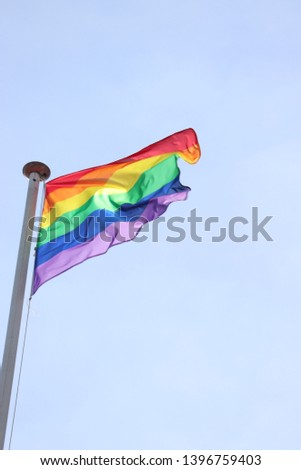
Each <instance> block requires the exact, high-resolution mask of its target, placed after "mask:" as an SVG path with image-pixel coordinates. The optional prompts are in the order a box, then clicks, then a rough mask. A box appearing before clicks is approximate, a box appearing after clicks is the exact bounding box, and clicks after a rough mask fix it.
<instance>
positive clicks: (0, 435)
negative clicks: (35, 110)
mask: <svg viewBox="0 0 301 470" xmlns="http://www.w3.org/2000/svg"><path fill="white" fill-rule="evenodd" d="M23 174H24V175H25V176H27V178H28V179H29V183H28V191H27V198H26V204H25V211H24V219H23V226H22V232H21V238H20V245H19V252H18V259H17V266H16V272H15V280H14V286H13V292H12V299H11V305H10V312H9V319H8V327H7V332H6V340H5V346H4V353H3V360H2V368H1V375H0V449H4V445H5V435H6V431H7V421H8V413H9V405H10V400H11V393H12V387H13V379H14V371H15V364H16V356H17V349H18V340H19V333H20V326H21V320H22V310H23V303H24V294H25V287H26V278H27V271H28V263H29V256H30V247H31V245H30V241H29V240H28V237H29V236H30V234H31V231H30V228H29V221H30V219H31V218H32V217H34V216H35V211H36V203H37V197H38V191H39V183H40V181H43V180H47V179H48V178H49V176H50V169H49V168H48V166H47V165H45V164H44V163H40V162H30V163H27V164H26V165H25V166H24V168H23Z"/></svg>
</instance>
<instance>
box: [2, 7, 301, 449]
mask: <svg viewBox="0 0 301 470" xmlns="http://www.w3.org/2000/svg"><path fill="white" fill-rule="evenodd" d="M300 10H301V7H300V2H298V1H293V0H286V1H273V2H272V1H267V0H252V1H248V0H246V1H244V2H241V1H238V0H233V1H231V2H223V1H221V0H219V1H217V0H214V1H209V0H206V1H202V0H198V1H197V0H187V1H186V2H182V1H178V0H173V1H171V0H163V1H158V0H153V1H152V2H145V1H138V0H126V1H115V0H113V1H107V0H103V1H101V0H98V1H96V0H94V1H93V0H88V1H78V0H73V1H67V0H63V1H58V0H54V1H51V2H40V1H33V0H28V1H27V2H21V1H15V0H9V1H8V0H3V1H2V2H1V7H0V37H1V41H0V54H1V58H2V59H1V66H0V67H1V87H0V90H1V91H0V92H1V97H0V98H1V111H0V113H1V114H0V119H1V130H0V132H1V139H0V146H1V155H2V158H1V161H2V184H1V187H0V190H1V203H2V221H3V223H2V230H1V232H0V237H1V246H2V247H3V249H2V262H1V266H0V269H1V279H2V283H1V285H0V289H1V299H2V315H1V324H0V328H1V330H0V331H1V335H0V346H3V343H4V337H5V328H6V322H7V317H8V310H9V304H10V295H11V289H12V284H13V276H14V270H15V263H16V255H17V249H18V242H19V235H20V232H19V229H20V227H21V221H22V216H23V208H24V201H25V196H26V190H27V181H26V179H24V177H23V175H22V167H23V165H24V164H25V163H26V162H28V161H31V160H41V161H43V162H45V163H46V164H48V165H49V166H50V168H51V170H52V176H53V177H56V176H59V175H62V174H65V173H70V172H72V171H77V170H80V169H83V168H86V167H90V166H95V165H100V164H103V163H107V162H109V161H112V160H115V159H118V158H121V157H123V156H126V155H129V154H131V153H133V152H135V151H137V150H139V149H140V148H142V147H144V146H146V145H148V144H150V143H152V142H154V141H156V140H159V139H161V138H163V137H165V136H167V135H169V134H172V133H173V132H176V131H179V130H181V129H184V128H186V127H193V128H194V129H195V130H196V132H197V133H198V137H199V141H200V144H201V148H202V153H203V156H202V159H201V160H200V162H199V163H198V164H197V165H196V166H190V165H187V164H185V163H184V162H180V165H181V181H182V183H183V184H186V185H188V186H190V187H191V188H192V191H191V193H190V195H189V198H188V200H187V201H186V202H183V203H177V204H174V205H172V206H170V208H169V211H168V215H169V216H181V217H185V218H186V219H187V217H188V216H189V214H190V211H191V210H193V209H196V211H197V215H198V216H200V217H203V219H205V218H208V217H214V216H216V217H219V218H220V221H221V222H220V225H221V226H225V227H226V226H227V224H228V222H229V220H230V219H231V218H232V217H235V216H242V217H246V218H247V219H248V220H250V218H251V208H252V207H258V210H259V218H260V219H261V218H264V217H265V216H268V215H271V216H273V218H272V220H271V221H270V222H269V223H268V225H267V226H266V228H267V230H268V232H269V233H270V235H271V236H272V238H273V240H274V241H273V242H267V241H266V240H265V239H264V238H263V237H262V236H259V240H258V242H254V241H252V240H251V239H250V237H249V239H248V240H247V241H246V242H244V243H234V242H233V241H231V240H230V239H229V237H227V239H226V240H225V241H224V242H221V243H212V241H211V240H210V236H208V235H210V234H208V233H206V232H204V229H203V225H202V224H200V226H199V233H200V235H203V242H195V241H193V240H192V239H191V238H190V237H189V236H187V237H186V239H185V240H184V241H183V242H181V243H168V242H166V235H167V232H168V230H167V228H166V227H165V226H164V225H161V226H160V228H159V241H158V242H157V243H156V242H152V240H151V239H148V240H147V241H146V242H144V243H127V244H123V245H121V246H119V247H116V248H114V249H112V250H110V251H109V252H108V253H107V254H106V255H105V256H102V257H98V258H94V259H92V260H89V261H87V262H86V263H84V264H82V265H81V266H78V267H76V268H74V269H72V270H70V271H69V272H67V273H65V274H63V275H61V276H59V277H58V278H56V279H54V280H52V281H50V282H49V283H47V284H45V285H44V286H42V287H41V288H40V290H39V291H38V292H37V294H36V295H35V296H34V298H33V301H32V308H31V314H30V320H29V330H28V336H27V343H26V352H25V358H24V366H23V372H22V381H21V386H20V393H19V401H18V409H17V415H16V421H15V428H14V434H13V440H12V448H13V449H202V448H203V449H204V448H207V449H210V448H211V449H214V448H215V449H227V448H229V449H231V448H232V449H243V448H249V449H298V448H300V432H301V424H300V423H301V405H300V396H301V377H300V359H301V357H300V356H301V346H300V333H299V332H300V327H301V320H300V296H299V289H300V287H299V283H300V258H301V256H300V254H301V251H300V242H299V234H300V218H299V212H300V209H299V201H300V170H301V164H300V150H301V139H300V105H301V103H300V101H301V97H300V78H301V77H300V72H301V67H300V31H299V29H300V28H299V18H300V13H301V11H300ZM184 226H185V229H186V230H187V232H188V229H189V224H188V222H187V221H186V222H185V225H184ZM244 230H245V233H248V234H249V233H250V228H249V225H248V226H244V227H243V226H240V228H239V227H238V226H237V231H238V233H239V234H242V233H244ZM217 233H218V230H216V232H214V233H212V235H216V234H217ZM31 270H32V266H31ZM30 275H31V273H30V274H29V276H30Z"/></svg>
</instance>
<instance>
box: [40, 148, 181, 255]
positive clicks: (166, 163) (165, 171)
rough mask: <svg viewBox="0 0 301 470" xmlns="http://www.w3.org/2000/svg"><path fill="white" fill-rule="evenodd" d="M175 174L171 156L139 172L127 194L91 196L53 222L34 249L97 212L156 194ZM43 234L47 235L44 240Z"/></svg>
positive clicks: (70, 229)
mask: <svg viewBox="0 0 301 470" xmlns="http://www.w3.org/2000/svg"><path fill="white" fill-rule="evenodd" d="M178 174H179V168H178V166H177V157H176V156H175V155H172V156H170V157H169V158H168V159H166V160H163V161H162V162H160V163H158V164H157V165H155V166H154V167H152V168H150V169H149V170H147V171H145V172H144V173H142V174H141V176H140V177H139V179H138V180H137V181H136V183H135V184H134V186H133V187H132V188H131V189H130V190H129V191H128V192H127V193H115V194H110V195H107V194H102V193H98V194H95V195H93V196H92V197H91V198H90V199H89V200H88V201H87V202H86V203H85V204H83V205H82V206H80V207H78V208H77V209H75V210H73V211H69V212H66V213H65V214H64V215H62V216H61V217H59V218H58V219H56V220H54V222H53V223H52V224H51V225H50V226H49V227H47V229H43V231H42V232H43V240H41V241H39V242H38V244H37V246H41V245H44V244H45V243H47V242H49V241H51V240H54V239H55V238H57V237H59V236H61V235H64V234H66V233H69V232H71V231H72V230H74V229H75V228H76V227H77V226H78V225H80V224H81V223H82V222H84V220H85V219H86V218H87V217H88V216H89V215H90V214H91V213H92V212H94V211H95V210H97V209H107V210H109V211H116V210H117V209H118V208H119V207H120V206H121V205H122V204H136V203H137V202H138V201H139V200H140V199H142V198H144V197H146V196H148V195H149V194H151V193H153V192H155V191H157V190H158V189H160V188H161V187H162V186H164V185H165V184H167V183H169V182H170V181H172V180H173V179H175V178H176V177H177V176H178ZM96 192H97V189H96ZM54 217H55V213H54V212H53V211H52V212H51V211H50V220H51V218H54ZM42 232H41V234H42ZM46 233H47V236H46V238H44V237H45V234H46ZM41 234H40V235H41Z"/></svg>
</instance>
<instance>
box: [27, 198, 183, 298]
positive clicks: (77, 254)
mask: <svg viewBox="0 0 301 470" xmlns="http://www.w3.org/2000/svg"><path fill="white" fill-rule="evenodd" d="M188 191H189V189H187V190H185V191H182V192H180V193H174V194H170V195H164V196H159V197H158V198H154V199H152V200H151V201H150V202H149V204H148V205H147V207H146V208H145V210H144V212H143V213H142V215H141V216H140V217H139V219H137V220H136V221H134V222H115V223H113V224H111V225H109V226H108V227H107V228H106V230H105V231H103V232H101V233H100V234H99V235H97V236H96V237H95V238H94V239H93V240H92V241H89V242H86V243H82V244H80V245H77V246H74V247H72V248H70V249H67V250H63V251H61V252H60V253H58V254H57V255H56V256H54V257H53V258H51V259H50V260H48V261H46V262H45V263H43V264H41V265H40V266H38V267H37V268H36V269H35V273H34V282H33V287H32V295H33V294H34V293H35V292H36V291H37V289H38V288H39V287H40V286H41V285H42V284H44V282H46V281H49V280H50V279H52V278H54V277H56V276H58V275H59V274H61V273H63V272H65V271H67V270H68V269H70V268H72V267H73V266H76V265H77V264H80V263H82V262H83V261H85V260H86V259H89V258H93V257H94V256H98V255H102V254H104V253H106V252H107V251H108V249H109V248H110V247H111V246H115V245H119V244H120V243H123V242H127V241H130V240H132V239H133V238H135V236H136V235H137V234H138V232H139V230H140V229H141V227H142V226H143V225H144V224H145V223H147V222H150V221H152V220H154V219H156V218H157V217H160V215H162V214H163V213H164V212H165V211H166V209H167V207H168V206H169V204H170V203H171V202H175V201H184V200H185V199H186V198H187V195H188Z"/></svg>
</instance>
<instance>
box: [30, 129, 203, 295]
mask: <svg viewBox="0 0 301 470" xmlns="http://www.w3.org/2000/svg"><path fill="white" fill-rule="evenodd" d="M200 154H201V152H200V147H199V144H198V140H197V136H196V133H195V132H194V130H193V129H186V130H183V131H181V132H177V133H176V134H173V135H171V136H169V137H166V138H165V139H163V140H160V141H159V142H156V143H154V144H152V145H150V146H148V147H146V148H144V149H143V150H140V151H139V152H137V153H135V154H133V155H130V156H129V157H126V158H123V159H121V160H117V161H116V162H113V163H109V164H107V165H103V166H97V167H94V168H88V169H87V170H82V171H78V172H76V173H71V174H68V175H65V176H60V177H59V178H56V179H54V180H52V181H49V182H48V183H47V184H46V194H45V202H44V208H43V214H42V222H41V226H40V231H39V238H38V243H37V247H36V257H35V269H34V280H33V286H32V294H34V293H35V292H36V291H37V289H38V288H39V287H40V286H41V285H42V284H44V282H46V281H48V280H49V279H52V278H53V277H55V276H58V275H59V274H61V273H63V272H64V271H67V269H70V268H72V267H73V266H75V265H77V264H79V263H82V262H83V261H85V260H86V259H89V258H92V257H93V256H97V255H101V254H104V253H106V252H107V251H108V249H109V248H110V247H111V246H114V245H118V244H120V243H122V242H125V241H129V240H132V239H133V238H134V237H135V236H136V235H137V233H138V232H139V230H140V229H141V227H142V226H143V225H144V224H145V223H147V222H150V221H152V220H154V219H156V218H157V217H159V216H160V215H162V214H163V213H164V212H165V211H166V209H167V207H168V206H169V204H170V203H171V202H174V201H183V200H185V199H186V198H187V194H188V191H190V188H188V187H187V186H183V185H182V184H181V183H180V180H179V175H180V170H179V168H178V165H177V160H178V158H179V157H181V158H183V160H185V161H186V162H188V163H196V162H197V161H198V159H199V158H200Z"/></svg>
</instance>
